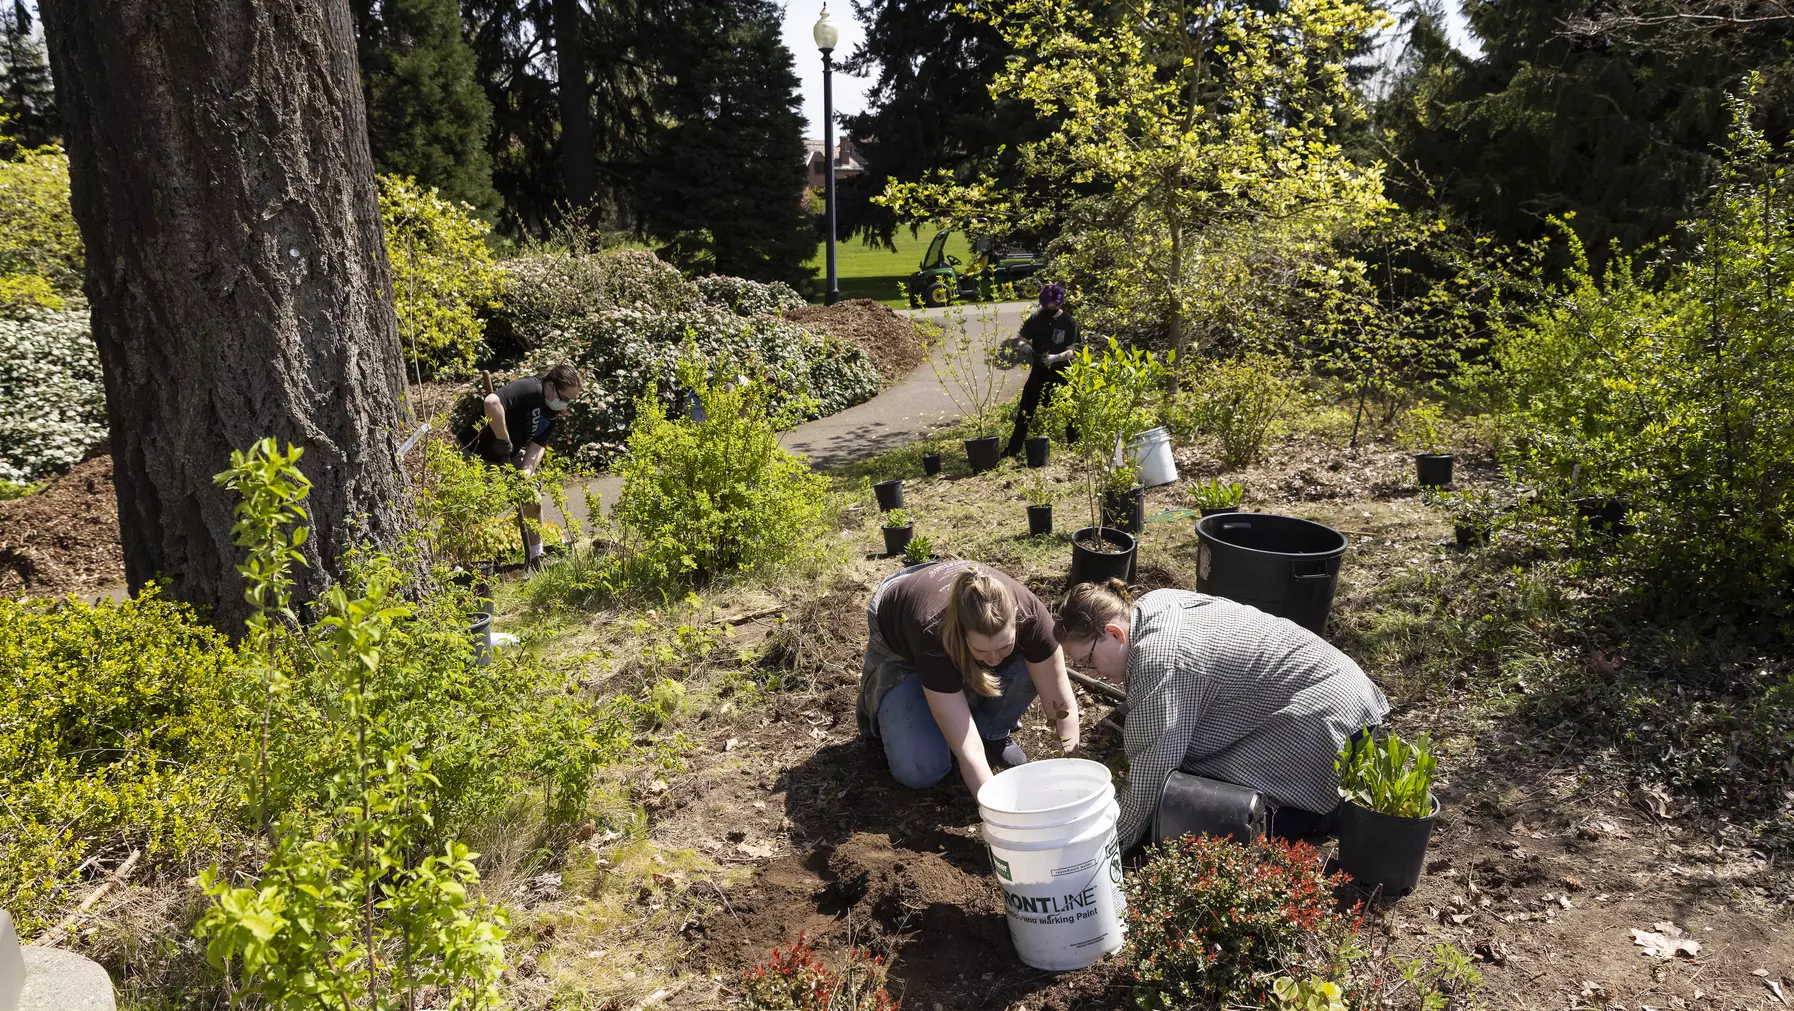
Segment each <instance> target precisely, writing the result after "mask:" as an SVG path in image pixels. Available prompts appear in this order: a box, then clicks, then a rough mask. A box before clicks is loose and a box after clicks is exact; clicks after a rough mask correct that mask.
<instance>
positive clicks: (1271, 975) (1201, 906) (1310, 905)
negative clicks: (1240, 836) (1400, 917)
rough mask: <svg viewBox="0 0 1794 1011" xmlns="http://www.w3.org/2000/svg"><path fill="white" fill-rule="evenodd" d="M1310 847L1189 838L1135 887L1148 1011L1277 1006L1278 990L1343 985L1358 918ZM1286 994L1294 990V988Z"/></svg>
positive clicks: (1139, 986) (1157, 860) (1136, 935)
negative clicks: (1293, 981)
mask: <svg viewBox="0 0 1794 1011" xmlns="http://www.w3.org/2000/svg"><path fill="white" fill-rule="evenodd" d="M1344 880H1345V879H1344V877H1343V876H1342V875H1337V874H1334V875H1329V874H1326V873H1324V872H1323V871H1322V869H1321V856H1320V853H1318V852H1317V851H1316V850H1315V849H1314V848H1313V847H1311V846H1308V845H1307V844H1305V843H1285V842H1281V841H1278V840H1275V839H1267V840H1260V841H1257V842H1253V843H1251V844H1249V845H1241V844H1239V843H1236V842H1233V841H1231V840H1228V839H1217V838H1215V837H1213V836H1206V835H1205V836H1185V837H1184V838H1182V839H1180V840H1178V841H1177V842H1175V843H1171V844H1168V845H1166V846H1164V847H1161V848H1160V849H1159V850H1158V852H1157V854H1156V855H1155V856H1154V857H1153V858H1152V859H1151V860H1150V861H1148V862H1147V863H1146V864H1145V866H1143V867H1141V868H1140V869H1139V870H1138V871H1136V872H1135V873H1134V874H1133V875H1132V876H1131V877H1129V878H1128V879H1127V882H1126V884H1125V886H1124V887H1125V888H1126V889H1127V900H1128V933H1127V957H1128V958H1129V960H1130V961H1131V962H1132V964H1133V999H1134V1003H1135V1005H1136V1006H1138V1007H1141V1008H1154V1009H1158V1008H1164V1009H1171V1008H1196V1007H1202V1008H1207V1007H1263V1006H1275V1004H1274V1001H1273V996H1274V993H1275V981H1277V980H1278V979H1280V978H1285V977H1295V978H1297V979H1302V980H1304V983H1305V985H1307V986H1308V988H1309V989H1310V990H1313V989H1315V984H1317V983H1320V982H1335V983H1342V982H1344V981H1345V980H1346V979H1347V969H1348V960H1349V959H1350V958H1351V957H1352V955H1353V954H1354V949H1353V945H1352V942H1353V939H1354V937H1355V936H1356V935H1357V933H1358V929H1359V925H1360V924H1359V918H1358V915H1357V911H1356V910H1353V911H1352V912H1350V913H1347V914H1342V913H1340V912H1338V911H1336V910H1335V908H1334V902H1333V890H1334V888H1336V887H1337V886H1338V885H1339V884H1341V883H1342V882H1343V881H1344ZM1285 989H1286V990H1287V987H1286V988H1285Z"/></svg>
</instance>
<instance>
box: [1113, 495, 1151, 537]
mask: <svg viewBox="0 0 1794 1011" xmlns="http://www.w3.org/2000/svg"><path fill="white" fill-rule="evenodd" d="M1103 526H1106V527H1118V528H1120V529H1122V530H1125V531H1127V532H1128V533H1130V534H1134V535H1136V536H1137V535H1138V534H1139V533H1140V531H1141V530H1143V529H1145V528H1146V490H1145V489H1144V488H1135V489H1134V490H1133V491H1129V492H1119V493H1118V492H1112V491H1108V492H1104V493H1103Z"/></svg>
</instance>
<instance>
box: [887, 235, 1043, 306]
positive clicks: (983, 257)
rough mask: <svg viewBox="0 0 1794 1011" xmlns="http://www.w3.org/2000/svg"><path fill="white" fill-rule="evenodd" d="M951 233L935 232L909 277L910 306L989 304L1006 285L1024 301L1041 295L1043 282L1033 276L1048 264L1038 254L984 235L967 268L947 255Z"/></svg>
mask: <svg viewBox="0 0 1794 1011" xmlns="http://www.w3.org/2000/svg"><path fill="white" fill-rule="evenodd" d="M951 234H952V232H951V230H949V229H942V230H941V231H939V232H938V233H936V234H935V237H934V241H933V242H930V243H929V244H928V252H927V253H925V254H923V256H922V265H921V266H920V267H919V268H917V270H916V272H915V273H914V274H911V275H910V279H909V304H910V305H912V306H924V305H927V306H940V305H948V304H951V303H953V302H958V301H964V300H968V299H976V300H985V301H988V300H989V299H991V298H994V297H996V294H997V292H998V289H1000V288H1001V287H1002V286H1003V285H1006V284H1007V285H1013V286H1014V287H1015V293H1016V294H1017V295H1019V296H1021V297H1022V298H1033V297H1035V296H1036V295H1038V294H1040V282H1039V281H1038V280H1036V279H1035V277H1034V275H1035V274H1036V273H1038V272H1039V271H1040V268H1041V267H1043V266H1045V265H1046V264H1045V263H1044V262H1043V260H1042V258H1041V255H1040V254H1039V253H1038V252H1034V251H1031V250H1026V249H1019V248H1016V247H1012V246H1005V245H1002V244H1000V243H998V242H997V241H996V240H995V239H992V238H990V237H989V236H985V237H984V238H980V239H974V240H973V241H972V262H971V263H970V264H969V265H968V264H965V263H961V262H960V259H959V257H957V256H953V255H950V254H949V253H948V252H947V236H949V235H951Z"/></svg>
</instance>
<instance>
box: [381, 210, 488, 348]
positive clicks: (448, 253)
mask: <svg viewBox="0 0 1794 1011" xmlns="http://www.w3.org/2000/svg"><path fill="white" fill-rule="evenodd" d="M377 181H378V183H379V187H380V217H381V219H382V221H383V222H384V223H385V227H386V257H387V259H388V260H390V261H391V262H392V283H393V304H394V307H395V308H396V309H397V310H398V314H399V339H400V341H401V343H402V344H403V345H404V349H405V355H406V357H408V358H409V359H410V360H411V361H412V362H414V363H416V364H417V365H419V366H420V367H421V368H422V369H423V370H424V371H426V372H430V373H439V374H442V375H449V376H454V375H465V374H467V373H470V372H471V371H472V370H473V363H474V361H475V360H476V359H477V358H478V357H479V353H480V349H481V346H482V342H483V340H484V337H485V324H484V323H483V322H482V321H481V318H480V314H481V313H482V312H484V311H486V310H488V309H492V308H494V307H496V306H497V305H498V299H499V295H500V293H501V292H502V290H503V282H504V274H503V272H501V271H500V270H499V268H498V264H497V262H496V261H494V260H493V258H492V252H491V250H490V249H488V248H487V246H486V241H485V240H486V234H487V233H488V232H490V231H491V229H490V228H489V227H488V226H487V225H486V224H485V222H483V221H481V220H480V218H479V216H478V212H476V211H475V210H474V209H473V208H472V207H471V206H469V205H467V204H457V203H455V202H454V201H451V200H445V199H443V198H441V197H439V196H437V195H436V191H435V190H428V191H426V190H425V189H424V188H423V187H422V186H419V185H418V184H417V182H416V181H415V180H412V179H410V178H404V177H400V176H392V175H385V176H380V177H379V178H378V180H377Z"/></svg>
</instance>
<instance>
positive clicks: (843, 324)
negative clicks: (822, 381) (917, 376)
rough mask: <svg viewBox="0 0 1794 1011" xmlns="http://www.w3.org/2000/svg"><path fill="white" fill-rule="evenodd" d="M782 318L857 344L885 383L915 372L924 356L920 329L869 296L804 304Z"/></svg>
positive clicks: (924, 350)
mask: <svg viewBox="0 0 1794 1011" xmlns="http://www.w3.org/2000/svg"><path fill="white" fill-rule="evenodd" d="M785 318H786V319H789V320H790V321H791V322H793V323H797V324H800V325H802V326H804V327H807V328H809V329H811V330H815V331H818V332H820V333H826V334H829V335H830V336H833V337H838V338H840V339H841V340H844V341H851V342H853V343H854V344H857V345H859V346H860V347H861V348H862V349H864V350H865V352H866V354H868V355H870V356H871V358H872V364H874V365H876V366H878V373H879V375H882V376H884V377H885V381H886V382H891V383H894V382H896V381H897V380H899V379H902V378H903V377H904V376H907V375H909V374H910V373H911V372H914V371H915V370H916V366H918V365H920V364H922V359H923V358H925V357H926V349H925V348H924V347H923V346H922V334H921V331H919V330H917V329H916V327H915V326H914V324H912V323H910V321H909V320H908V319H907V318H905V317H903V316H899V315H897V313H896V312H894V311H892V309H891V308H890V307H889V306H887V305H884V304H882V303H879V302H874V301H873V300H871V299H869V298H855V299H850V300H848V301H846V302H836V303H835V304H834V305H812V306H806V307H804V308H802V309H797V310H794V311H793V312H791V313H789V314H788V315H787V316H786V317H785Z"/></svg>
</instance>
